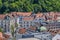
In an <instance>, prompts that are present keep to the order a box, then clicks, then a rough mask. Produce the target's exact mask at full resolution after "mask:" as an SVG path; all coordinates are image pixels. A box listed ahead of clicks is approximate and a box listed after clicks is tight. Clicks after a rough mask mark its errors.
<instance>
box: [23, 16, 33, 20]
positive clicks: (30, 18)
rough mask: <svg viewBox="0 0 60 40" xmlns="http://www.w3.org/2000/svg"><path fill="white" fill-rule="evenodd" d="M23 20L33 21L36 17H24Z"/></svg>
mask: <svg viewBox="0 0 60 40" xmlns="http://www.w3.org/2000/svg"><path fill="white" fill-rule="evenodd" d="M23 20H24V21H33V20H34V17H24V18H23Z"/></svg>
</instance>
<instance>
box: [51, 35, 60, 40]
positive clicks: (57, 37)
mask: <svg viewBox="0 0 60 40" xmlns="http://www.w3.org/2000/svg"><path fill="white" fill-rule="evenodd" d="M52 40H60V34H57V35H56V36H54V37H53V38H52Z"/></svg>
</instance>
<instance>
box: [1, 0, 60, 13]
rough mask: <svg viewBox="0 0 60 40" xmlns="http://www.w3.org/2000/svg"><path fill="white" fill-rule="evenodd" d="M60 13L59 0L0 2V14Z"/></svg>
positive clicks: (5, 0)
mask: <svg viewBox="0 0 60 40" xmlns="http://www.w3.org/2000/svg"><path fill="white" fill-rule="evenodd" d="M33 10H34V12H35V13H36V12H51V11H54V12H56V11H57V12H60V0H58V1H57V0H0V13H9V12H32V11H33Z"/></svg>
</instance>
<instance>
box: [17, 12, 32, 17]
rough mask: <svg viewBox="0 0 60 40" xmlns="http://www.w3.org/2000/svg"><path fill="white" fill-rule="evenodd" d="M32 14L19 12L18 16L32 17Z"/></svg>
mask: <svg viewBox="0 0 60 40" xmlns="http://www.w3.org/2000/svg"><path fill="white" fill-rule="evenodd" d="M31 14H32V12H17V15H21V16H30V15H31Z"/></svg>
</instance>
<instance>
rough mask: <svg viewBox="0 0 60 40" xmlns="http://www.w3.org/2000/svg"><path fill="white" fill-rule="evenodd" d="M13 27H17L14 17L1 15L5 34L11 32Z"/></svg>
mask: <svg viewBox="0 0 60 40" xmlns="http://www.w3.org/2000/svg"><path fill="white" fill-rule="evenodd" d="M11 25H13V26H15V19H14V18H13V16H12V15H2V14H1V15H0V27H1V28H3V31H4V32H11Z"/></svg>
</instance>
